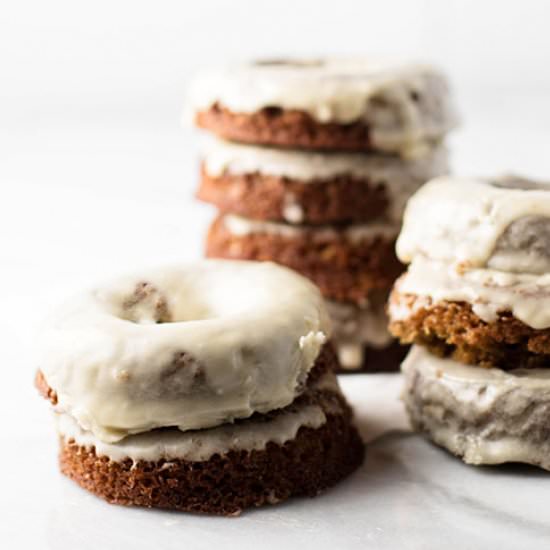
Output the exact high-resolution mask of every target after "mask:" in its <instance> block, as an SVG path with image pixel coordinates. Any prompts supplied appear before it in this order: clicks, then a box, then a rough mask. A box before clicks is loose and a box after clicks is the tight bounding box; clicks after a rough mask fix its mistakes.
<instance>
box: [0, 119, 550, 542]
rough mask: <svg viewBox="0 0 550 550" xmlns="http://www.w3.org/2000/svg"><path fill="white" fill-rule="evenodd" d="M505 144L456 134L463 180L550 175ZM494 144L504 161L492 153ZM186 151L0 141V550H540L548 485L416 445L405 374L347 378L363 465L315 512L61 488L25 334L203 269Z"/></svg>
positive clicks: (534, 157) (525, 151)
mask: <svg viewBox="0 0 550 550" xmlns="http://www.w3.org/2000/svg"><path fill="white" fill-rule="evenodd" d="M502 130H503V128H502V127H501V126H495V125H493V124H490V123H487V124H485V125H481V124H480V125H478V126H477V127H473V128H471V129H470V130H468V131H467V132H463V133H462V134H459V135H458V136H457V137H456V138H455V140H454V142H455V143H454V145H455V150H456V155H455V159H456V164H458V168H459V170H462V171H464V172H466V173H475V172H478V171H481V172H483V171H489V170H490V171H501V170H506V169H509V168H512V169H515V170H519V169H527V170H528V171H529V172H530V173H534V174H535V175H536V174H537V173H539V174H543V173H546V174H549V173H550V166H549V165H548V162H549V161H548V160H547V159H546V158H544V155H543V154H542V153H543V149H544V145H543V144H544V143H547V140H546V141H544V139H543V138H544V137H545V136H544V135H543V134H542V132H541V131H539V130H533V131H532V132H531V134H529V140H528V143H530V144H531V146H530V147H528V146H527V145H526V144H525V140H522V141H521V143H519V144H518V143H517V141H516V140H515V139H514V138H513V137H512V136H513V133H512V134H511V135H509V134H508V133H506V132H503V131H502ZM495 140H498V143H499V144H500V145H499V147H500V149H499V150H498V151H497V150H496V149H495V148H492V147H488V146H487V144H490V143H494V142H495ZM192 144H193V141H192V138H191V137H190V136H189V135H185V133H183V132H182V131H181V129H180V128H178V127H177V126H176V125H175V124H174V126H173V127H168V128H156V127H153V128H139V127H131V126H128V125H125V126H124V127H119V128H116V127H104V126H101V125H100V124H96V125H94V124H92V123H90V124H88V125H82V124H78V125H72V126H67V127H60V126H59V125H56V126H53V127H43V128H38V127H33V128H26V129H25V128H19V129H17V130H13V129H12V130H11V131H9V132H8V131H4V130H0V283H1V289H2V302H1V303H2V306H3V311H4V314H3V315H1V316H0V334H1V336H0V342H1V346H0V363H1V365H2V372H3V392H2V398H1V399H0V418H1V419H2V431H3V438H2V444H1V445H2V447H1V448H2V451H3V452H1V453H0V471H1V472H2V486H1V487H2V498H0V547H1V548H23V547H25V548H55V549H56V550H65V549H73V548H79V549H88V548H90V549H94V550H97V549H98V548H101V549H111V548H113V549H115V548H116V549H120V548H133V549H135V550H139V549H141V548H163V549H171V548H194V549H195V548H197V549H200V548H212V547H213V546H215V545H216V544H218V545H226V546H229V547H230V548H232V547H239V548H241V549H246V548H264V549H269V548H280V547H281V546H285V545H286V546H287V547H289V548H296V547H298V546H299V545H303V546H304V547H308V548H309V547H315V548H320V549H322V548H327V549H334V548H346V549H354V548H361V549H365V548H368V549H369V550H375V549H386V548H387V549H392V550H394V549H409V548H411V549H412V548H414V549H416V548H421V549H438V550H439V549H441V548H442V547H445V546H447V547H451V548H467V549H470V548H472V549H473V548H483V549H488V548H499V549H508V548H509V549H514V550H515V549H518V548H530V549H532V548H533V549H534V548H547V547H548V544H549V542H550V514H549V512H548V509H547V501H548V494H549V492H550V475H549V474H547V473H546V472H543V471H540V470H537V469H535V468H529V467H522V466H506V467H490V468H475V467H470V466H466V465H464V464H462V463H461V462H460V461H458V460H456V459H454V458H453V457H451V456H449V455H448V454H447V453H446V452H444V451H442V450H440V449H438V448H436V447H434V446H432V445H431V444H430V443H428V442H427V441H425V440H424V439H423V438H422V437H420V436H418V435H416V434H413V433H411V432H410V431H409V429H408V425H407V421H406V418H405V416H404V413H403V410H402V406H401V403H400V401H399V391H400V384H401V380H400V376H399V375H371V376H365V375H360V376H347V377H343V378H342V384H343V386H344V390H345V392H346V394H347V395H348V397H349V398H350V400H351V402H352V403H353V405H354V406H355V409H356V413H357V421H358V424H359V426H360V428H361V431H362V434H363V436H364V437H365V439H366V441H367V442H368V450H367V456H366V461H365V463H364V465H363V467H362V468H361V469H360V470H359V471H358V472H356V473H355V474H354V475H353V476H352V477H350V478H349V479H347V480H346V481H344V482H343V483H341V484H340V485H339V486H337V487H335V488H334V489H332V490H330V491H327V492H326V493H325V494H324V495H322V496H320V497H318V498H316V499H311V500H310V499H307V500H295V501H292V502H289V503H286V504H283V505H280V506H277V507H270V508H264V509H261V510H255V511H252V512H249V513H245V514H243V515H242V516H241V517H240V518H238V519H225V518H207V517H196V516H189V515H182V514H176V513H168V512H159V511H148V510H137V509H125V508H119V507H114V506H110V505H108V504H105V503H104V502H102V501H100V500H98V499H96V498H95V497H93V496H91V495H89V494H87V493H86V492H84V491H83V490H81V489H79V488H78V487H77V486H75V485H74V484H73V483H71V482H70V481H69V480H66V479H64V478H63V477H62V476H61V475H60V474H59V473H58V471H57V467H56V441H55V436H54V433H53V426H52V422H51V418H50V415H49V414H48V410H47V406H46V404H45V403H44V402H42V400H41V399H39V398H38V396H37V395H36V391H35V390H34V388H33V386H32V378H33V374H34V371H35V368H36V366H37V365H38V362H37V359H36V358H34V357H33V356H32V332H33V330H34V329H35V327H36V325H37V323H38V322H39V320H40V319H41V318H42V317H43V316H44V315H45V314H46V313H47V311H48V310H49V309H50V308H51V307H52V306H53V305H55V304H56V303H57V302H59V301H60V300H61V299H63V297H64V296H66V295H67V294H68V293H71V292H73V291H76V290H77V289H79V288H82V287H83V286H86V285H87V284H90V283H91V282H92V281H95V280H97V279H98V278H103V277H108V276H111V275H113V274H117V273H123V272H125V271H131V270H133V269H135V268H137V267H140V266H151V265H155V264H159V263H163V262H166V263H169V262H177V261H180V260H182V259H191V258H196V257H199V256H200V253H201V241H202V237H203V235H204V231H205V228H206V225H207V222H208V220H209V219H210V217H211V215H212V212H211V211H210V210H209V209H208V208H206V207H204V206H200V205H197V204H195V203H194V202H193V201H192V199H191V195H192V191H193V188H194V186H195V180H196V162H195V160H194V155H195V152H194V150H193V145H192ZM503 152H504V153H503ZM513 153H514V154H513ZM503 158H504V159H507V160H506V163H507V164H503V161H502V159H503ZM510 162H512V166H510Z"/></svg>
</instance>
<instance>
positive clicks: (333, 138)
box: [195, 103, 372, 151]
mask: <svg viewBox="0 0 550 550" xmlns="http://www.w3.org/2000/svg"><path fill="white" fill-rule="evenodd" d="M195 123H196V125H197V126H198V127H199V128H203V129H205V130H209V131H211V132H213V133H214V134H216V135H217V136H220V137H222V138H225V139H228V140H233V141H237V142H242V143H252V144H256V145H272V146H277V147H286V148H293V149H312V150H325V151H371V150H372V145H371V143H370V139H369V129H368V126H367V125H366V124H364V123H363V122H360V121H358V122H352V123H349V124H339V123H335V122H326V123H323V122H317V121H316V120H314V119H313V117H312V116H311V115H309V114H308V113H306V112H304V111H299V110H294V109H282V108H280V107H266V108H263V109H260V110H258V111H256V112H253V113H235V112H233V111H231V110H229V109H227V108H226V107H224V106H223V105H220V104H219V103H216V104H214V105H213V106H212V107H210V108H209V109H206V110H203V111H199V112H197V113H196V115H195Z"/></svg>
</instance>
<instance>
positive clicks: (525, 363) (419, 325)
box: [389, 290, 550, 370]
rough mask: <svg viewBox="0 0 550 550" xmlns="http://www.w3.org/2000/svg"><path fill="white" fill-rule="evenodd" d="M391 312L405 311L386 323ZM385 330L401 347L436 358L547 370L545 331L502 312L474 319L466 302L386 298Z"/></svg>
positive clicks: (549, 334) (549, 339) (549, 332)
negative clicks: (387, 327) (490, 318)
mask: <svg viewBox="0 0 550 550" xmlns="http://www.w3.org/2000/svg"><path fill="white" fill-rule="evenodd" d="M392 310H394V311H401V312H402V311H404V310H405V311H408V312H409V313H408V315H407V316H406V317H402V316H399V317H398V318H396V317H395V316H393V318H392ZM389 312H390V331H391V333H392V334H393V335H394V336H395V337H397V338H399V340H400V341H401V342H402V343H404V344H412V343H415V344H420V345H423V346H426V347H427V348H428V349H430V351H431V352H432V353H434V354H436V355H438V356H441V357H452V358H453V359H455V360H457V361H460V362H464V363H468V364H471V365H479V366H481V367H498V368H501V369H506V370H509V369H515V368H538V367H550V329H542V330H537V329H533V328H531V327H530V326H528V325H526V324H525V323H523V322H522V321H520V320H518V319H516V318H515V317H514V316H513V315H512V313H511V312H509V311H502V312H500V313H499V314H498V316H497V318H496V320H495V321H493V322H486V321H483V320H482V319H480V318H479V317H478V316H477V315H476V314H475V313H474V312H473V310H472V306H471V305H470V304H469V303H467V302H451V301H440V302H436V303H432V301H431V299H430V298H429V297H424V296H422V297H419V296H416V295H413V294H404V295H403V294H401V293H399V292H398V291H397V290H394V291H393V293H392V295H391V297H390V305H389Z"/></svg>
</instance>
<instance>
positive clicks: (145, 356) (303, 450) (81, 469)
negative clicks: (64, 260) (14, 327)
mask: <svg viewBox="0 0 550 550" xmlns="http://www.w3.org/2000/svg"><path fill="white" fill-rule="evenodd" d="M329 337H330V324H329V320H328V315H327V313H326V310H325V307H324V304H323V299H322V297H321V295H320V293H319V291H318V290H317V289H316V288H315V287H314V285H312V284H311V283H310V282H309V281H307V280H306V279H305V278H303V277H301V276H299V275H298V274H296V273H294V272H292V271H291V270H288V269H286V268H284V267H281V266H276V265H275V264H271V263H267V262H266V263H259V262H230V261H219V260H218V261H215V260H205V261H203V262H200V263H197V264H188V265H181V266H172V267H166V268H162V269H157V270H152V271H147V272H143V273H140V274H137V275H133V276H128V277H123V278H120V279H117V280H115V281H112V282H109V283H105V284H102V285H98V286H96V287H94V288H93V289H91V290H89V291H87V292H83V293H81V294H80V295H78V296H76V297H74V298H73V299H72V300H69V301H68V302H67V303H66V304H65V305H64V306H62V307H60V308H59V310H58V311H57V312H55V313H54V314H53V315H52V316H51V318H50V319H48V320H47V322H46V323H45V324H44V328H43V330H42V332H41V335H40V339H39V343H40V344H39V347H38V349H39V370H38V373H37V376H36V386H37V387H38V389H39V391H40V393H41V394H42V395H43V396H44V397H45V398H47V399H48V400H49V401H50V402H51V404H52V407H53V410H54V416H55V418H56V428H57V432H58V436H59V441H60V448H61V451H60V467H61V471H62V472H63V473H64V474H65V475H67V476H68V477H69V478H71V479H73V480H74V481H76V482H77V483H78V484H79V485H81V486H82V487H83V488H85V489H87V490H89V491H91V492H92V493H94V494H96V495H98V496H100V497H102V498H104V499H106V500H107V501H108V502H111V503H116V504H123V505H135V506H145V507H160V508H168V509H174V510H182V511H188V512H200V513H212V514H225V515H233V514H238V513H240V511H241V510H243V509H244V508H247V507H251V506H260V505H263V504H273V503H276V502H280V501H282V500H285V499H287V498H289V497H291V496H298V495H308V496H313V495H315V494H317V493H319V492H320V491H321V490H323V489H325V488H327V487H329V486H331V485H333V484H334V483H336V482H337V481H339V480H340V479H342V478H343V477H345V476H346V475H348V474H350V473H351V472H352V471H353V470H354V469H356V468H357V467H358V466H359V464H360V463H361V461H362V457H363V445H362V442H361V440H360V438H359V435H358V433H357V430H356V429H355V427H354V425H353V421H352V413H351V410H350V408H349V406H348V405H347V403H346V400H345V398H344V397H343V395H342V393H341V392H340V389H339V386H338V382H337V380H336V377H335V375H334V371H335V369H336V368H337V367H338V364H337V363H338V360H337V358H336V355H335V354H334V352H333V350H332V347H331V345H330V343H329Z"/></svg>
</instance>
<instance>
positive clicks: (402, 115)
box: [188, 58, 456, 156]
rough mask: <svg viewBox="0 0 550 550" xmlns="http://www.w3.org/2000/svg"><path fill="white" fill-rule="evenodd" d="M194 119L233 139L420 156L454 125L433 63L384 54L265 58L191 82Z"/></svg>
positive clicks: (190, 103)
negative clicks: (371, 56)
mask: <svg viewBox="0 0 550 550" xmlns="http://www.w3.org/2000/svg"><path fill="white" fill-rule="evenodd" d="M188 110H189V116H190V118H192V119H193V121H194V122H195V124H197V125H198V126H199V127H201V128H204V129H206V130H209V131H211V132H213V133H215V134H216V135H218V136H220V137H222V138H224V139H228V140H231V141H237V142H242V143H252V144H256V145H271V146H277V147H284V148H292V149H316V150H330V151H381V152H386V153H398V154H400V155H402V156H411V155H412V156H414V155H416V154H419V153H421V152H423V151H425V150H426V149H427V148H430V147H432V146H433V144H434V143H437V142H439V141H440V140H441V139H442V138H443V136H444V135H445V134H446V133H447V132H448V131H449V130H450V129H451V128H452V127H453V126H454V125H455V124H456V117H455V114H454V109H453V107H452V105H451V104H450V99H449V91H448V85H447V81H446V79H445V78H444V76H443V75H442V74H441V73H440V72H439V71H437V70H435V69H434V68H432V67H429V66H426V65H421V64H416V63H410V62H402V61H395V60H390V59H383V58H342V59H309V60H261V61H257V62H252V63H245V64H240V65H236V66H228V67H223V68H219V69H212V70H208V71H205V72H203V73H202V74H199V75H198V76H197V77H196V79H195V80H194V81H193V83H192V85H191V87H190V90H189V97H188Z"/></svg>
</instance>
